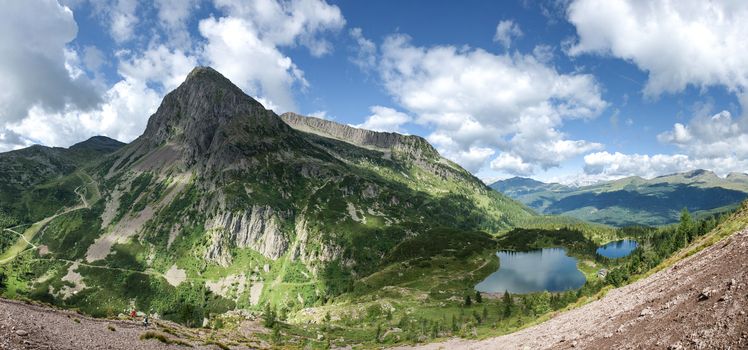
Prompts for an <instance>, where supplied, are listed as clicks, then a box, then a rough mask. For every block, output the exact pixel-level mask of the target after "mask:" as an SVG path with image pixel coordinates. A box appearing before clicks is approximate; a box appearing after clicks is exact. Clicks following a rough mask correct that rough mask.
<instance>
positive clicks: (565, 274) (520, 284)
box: [475, 239, 638, 294]
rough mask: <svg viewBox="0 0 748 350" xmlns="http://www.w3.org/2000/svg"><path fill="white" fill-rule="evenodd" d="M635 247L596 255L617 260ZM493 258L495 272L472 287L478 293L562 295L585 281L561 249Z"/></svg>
mask: <svg viewBox="0 0 748 350" xmlns="http://www.w3.org/2000/svg"><path fill="white" fill-rule="evenodd" d="M636 247H638V244H637V242H636V241H634V240H628V239H625V240H620V241H615V242H610V243H607V244H605V245H603V246H600V247H599V248H598V249H597V254H599V255H601V256H604V257H606V258H610V259H618V258H622V257H625V256H628V255H629V254H631V252H632V251H634V249H636ZM496 255H497V256H498V257H499V269H498V270H496V272H494V273H492V274H490V275H489V276H488V277H486V279H484V280H483V281H481V282H480V283H478V284H477V285H476V286H475V289H476V290H477V291H479V292H482V293H503V292H505V291H508V292H509V293H512V294H515V293H519V294H524V293H532V292H542V291H549V292H563V291H567V290H571V289H578V288H581V287H582V286H583V285H584V283H585V281H586V279H585V277H584V274H583V273H582V272H581V271H579V269H578V268H577V259H576V258H574V257H571V256H568V255H567V252H566V249H564V248H543V249H540V250H532V251H526V252H515V251H499V252H497V253H496Z"/></svg>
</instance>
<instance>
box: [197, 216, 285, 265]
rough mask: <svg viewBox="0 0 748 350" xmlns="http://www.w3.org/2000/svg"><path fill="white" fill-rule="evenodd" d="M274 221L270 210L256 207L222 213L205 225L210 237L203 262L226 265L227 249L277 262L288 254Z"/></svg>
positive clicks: (276, 217) (274, 217)
mask: <svg viewBox="0 0 748 350" xmlns="http://www.w3.org/2000/svg"><path fill="white" fill-rule="evenodd" d="M278 220H279V218H278V215H277V213H275V211H274V210H273V209H272V208H271V207H268V206H257V205H255V206H253V207H252V208H251V209H250V210H247V211H244V212H224V213H223V214H221V215H218V216H216V217H215V218H213V220H212V222H211V223H210V224H209V225H208V230H210V231H211V232H212V233H213V236H212V243H211V245H210V247H208V250H207V251H206V253H205V258H206V259H208V260H211V261H215V262H217V263H219V264H221V265H229V264H230V263H231V261H230V257H231V255H230V254H229V253H228V252H229V248H230V247H229V245H230V246H234V247H238V248H251V249H254V250H256V251H258V252H260V253H261V254H262V255H264V256H265V257H267V258H269V259H273V260H275V259H278V258H279V257H280V256H281V255H283V254H284V253H285V252H286V250H288V244H289V242H288V238H287V237H286V235H285V234H283V232H282V231H281V230H280V227H279V222H278Z"/></svg>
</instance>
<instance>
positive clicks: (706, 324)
mask: <svg viewBox="0 0 748 350" xmlns="http://www.w3.org/2000/svg"><path fill="white" fill-rule="evenodd" d="M746 257H748V230H744V231H741V232H738V233H735V234H733V235H732V236H729V237H728V238H726V239H724V240H722V241H720V242H717V243H715V244H714V245H712V246H711V247H709V248H707V249H704V250H702V251H701V252H699V253H696V254H694V255H693V256H691V257H688V258H686V259H683V260H681V261H680V262H678V263H677V264H675V265H673V266H671V267H669V268H667V269H664V270H662V271H660V272H657V273H655V274H653V275H651V276H649V277H647V278H645V279H642V280H639V281H637V282H634V283H632V284H630V285H628V286H625V287H622V288H618V289H615V290H612V291H610V292H609V293H608V294H607V295H606V296H605V297H603V298H602V299H600V300H597V301H594V302H592V303H589V304H587V305H585V306H583V307H581V308H578V309H575V310H571V311H568V312H565V313H561V314H559V315H557V316H556V317H554V318H552V319H551V320H549V321H547V322H544V323H542V324H539V325H536V326H533V327H529V328H526V329H524V330H521V331H519V332H516V333H512V334H508V335H505V336H501V337H496V338H490V339H485V340H482V341H475V340H464V339H453V340H449V341H446V342H442V343H433V344H427V345H424V346H420V347H418V348H419V349H450V350H455V349H570V348H575V349H744V348H748V315H746V313H747V312H748V294H747V293H748V259H747V258H746Z"/></svg>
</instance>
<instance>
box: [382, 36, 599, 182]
mask: <svg viewBox="0 0 748 350" xmlns="http://www.w3.org/2000/svg"><path fill="white" fill-rule="evenodd" d="M380 52H381V54H380V57H379V60H378V65H377V67H378V70H379V74H380V77H381V79H382V81H383V83H384V86H385V88H386V90H387V91H388V93H389V94H391V95H392V96H393V97H394V98H395V100H396V101H397V102H398V103H400V104H401V105H402V106H403V107H405V108H406V109H407V110H408V111H410V112H412V113H413V114H414V115H416V116H417V117H416V122H418V123H421V124H425V125H429V126H432V127H434V128H435V130H434V132H433V133H432V135H430V136H429V137H428V139H429V140H431V141H432V142H434V143H435V144H436V145H437V147H438V148H439V151H440V152H441V153H442V154H444V155H446V156H448V157H451V158H452V159H454V160H455V161H457V162H458V163H460V164H461V165H463V166H466V167H468V168H472V169H476V168H480V167H481V165H475V163H476V161H477V159H481V158H483V160H484V161H485V160H487V157H488V156H490V154H489V153H488V152H485V151H481V152H477V151H476V150H485V149H498V150H501V151H502V152H505V153H508V155H507V156H509V155H511V156H512V157H513V158H516V159H520V161H521V163H522V164H530V168H529V169H530V170H528V167H524V168H522V169H521V171H522V173H523V174H527V173H530V172H532V171H535V170H537V169H539V168H542V169H547V168H550V167H554V166H558V165H559V164H560V162H562V161H564V160H566V159H568V158H570V157H573V156H577V155H580V154H583V153H585V152H589V151H591V150H596V149H599V148H600V147H601V146H602V145H600V144H599V143H595V142H588V141H585V140H569V139H568V137H567V135H566V134H565V133H564V132H562V131H560V128H561V127H562V125H563V123H564V121H565V120H569V119H590V118H595V117H596V116H598V115H599V114H600V113H601V112H602V110H604V109H605V108H606V106H607V103H606V102H605V101H604V100H603V99H602V97H601V91H600V90H601V89H600V86H599V85H598V84H597V82H596V81H595V79H594V77H593V76H591V75H589V74H581V73H570V74H564V73H560V72H558V71H557V70H556V69H555V68H554V67H553V66H550V65H548V64H546V63H544V62H541V61H539V60H538V59H537V58H536V57H535V56H534V55H532V54H527V55H523V54H520V53H515V54H504V55H496V54H493V53H489V52H487V51H484V50H482V49H470V48H457V47H454V46H433V47H419V46H415V45H413V44H411V41H410V38H409V37H408V36H405V35H393V36H389V37H387V38H386V39H385V41H384V43H383V44H382V45H381V48H380ZM476 155H479V157H476ZM487 155H488V156H487ZM468 163H470V165H468ZM497 164H502V162H498V163H497ZM505 169H506V170H507V171H510V170H516V169H520V168H518V167H505Z"/></svg>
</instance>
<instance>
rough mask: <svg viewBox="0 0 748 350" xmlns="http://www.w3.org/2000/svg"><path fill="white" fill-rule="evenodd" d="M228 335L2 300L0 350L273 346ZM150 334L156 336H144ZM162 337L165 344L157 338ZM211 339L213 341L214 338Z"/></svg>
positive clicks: (163, 323) (248, 347)
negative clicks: (106, 317) (85, 314)
mask: <svg viewBox="0 0 748 350" xmlns="http://www.w3.org/2000/svg"><path fill="white" fill-rule="evenodd" d="M234 333H237V334H236V335H234V334H224V333H223V332H214V331H211V330H205V329H190V328H185V327H182V326H179V325H176V324H173V323H171V322H165V321H156V322H155V323H151V324H150V325H149V326H148V327H147V328H146V327H144V326H143V325H142V323H141V321H140V320H106V319H93V318H89V317H86V316H82V315H79V314H77V313H74V312H71V311H63V310H56V309H52V308H49V307H46V306H39V305H32V304H24V303H22V302H18V301H10V300H5V299H0V349H3V350H6V349H7V350H21V349H24V350H27V349H28V350H30V349H53V350H80V349H114V350H119V349H121V350H150V349H154V350H162V349H179V350H184V349H210V350H216V349H219V347H218V346H217V345H211V344H209V342H210V341H217V342H219V343H220V344H222V345H224V346H227V347H229V348H230V349H260V348H268V345H267V344H265V343H263V342H261V341H257V340H256V339H252V337H253V335H252V334H251V333H247V334H246V335H238V333H240V332H234ZM145 334H151V335H152V339H141V337H143V336H144V335H145ZM154 335H155V336H157V337H163V339H165V340H166V341H167V342H169V343H164V342H162V341H160V340H158V339H155V337H153V336H154ZM209 339H211V340H209Z"/></svg>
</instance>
